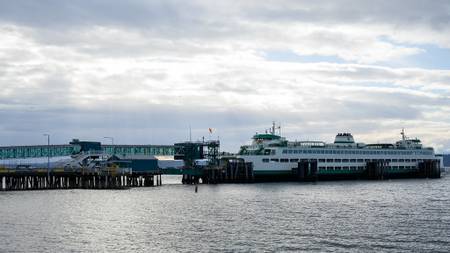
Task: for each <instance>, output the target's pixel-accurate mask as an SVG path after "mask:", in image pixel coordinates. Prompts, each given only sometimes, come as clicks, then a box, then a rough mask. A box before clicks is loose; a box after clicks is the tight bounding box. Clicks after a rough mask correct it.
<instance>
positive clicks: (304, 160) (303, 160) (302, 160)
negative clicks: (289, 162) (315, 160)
mask: <svg viewBox="0 0 450 253" xmlns="http://www.w3.org/2000/svg"><path fill="white" fill-rule="evenodd" d="M300 161H301V162H307V161H308V159H301V160H300Z"/></svg>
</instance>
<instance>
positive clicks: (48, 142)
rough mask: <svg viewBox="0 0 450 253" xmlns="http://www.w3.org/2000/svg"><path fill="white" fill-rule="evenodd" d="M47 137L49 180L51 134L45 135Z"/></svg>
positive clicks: (48, 176) (48, 171) (48, 172)
mask: <svg viewBox="0 0 450 253" xmlns="http://www.w3.org/2000/svg"><path fill="white" fill-rule="evenodd" d="M44 136H47V180H49V179H50V134H44Z"/></svg>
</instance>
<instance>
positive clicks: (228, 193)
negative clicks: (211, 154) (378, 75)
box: [0, 177, 450, 252]
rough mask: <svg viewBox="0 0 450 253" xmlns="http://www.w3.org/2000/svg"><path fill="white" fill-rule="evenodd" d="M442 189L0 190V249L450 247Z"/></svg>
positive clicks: (425, 185)
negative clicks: (196, 191)
mask: <svg viewBox="0 0 450 253" xmlns="http://www.w3.org/2000/svg"><path fill="white" fill-rule="evenodd" d="M173 180H174V178H169V179H167V178H163V183H168V182H170V181H172V182H173ZM175 181H178V179H175ZM449 193H450V177H447V178H443V179H439V180H426V179H423V180H391V181H377V182H372V181H346V182H319V183H317V184H308V183H304V184H300V183H272V184H249V185H200V186H199V191H198V193H195V192H194V187H193V186H185V185H163V186H162V187H155V188H141V189H131V190H116V191H111V190H98V191H92V190H58V191H29V192H0V251H1V252H42V251H45V252H80V251H82V252H111V251H120V252H127V251H139V252H148V251H150V250H153V251H164V252H171V251H192V252H197V251H202V252H208V251H228V252H230V251H255V252H262V251H299V250H308V251H318V252H323V251H345V252H348V251H365V252H366V251H374V252H379V251H394V252H399V251H411V250H413V251H419V252H423V251H442V252H449V251H450V197H449Z"/></svg>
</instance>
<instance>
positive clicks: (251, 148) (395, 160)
mask: <svg viewBox="0 0 450 253" xmlns="http://www.w3.org/2000/svg"><path fill="white" fill-rule="evenodd" d="M277 129H280V134H276V133H275V130H277ZM401 136H402V138H401V140H399V141H397V142H395V143H394V144H391V143H376V144H365V143H359V142H355V140H354V138H353V136H352V134H351V133H338V134H337V135H336V138H335V140H334V142H333V143H325V142H322V141H288V140H287V139H286V138H284V137H282V136H281V128H280V127H276V126H275V123H273V125H272V127H271V129H269V130H266V132H265V133H263V134H258V133H256V134H255V135H254V136H253V138H252V144H251V145H244V146H242V147H241V149H240V151H239V153H238V156H237V157H238V158H242V159H243V160H245V162H251V163H252V164H253V171H254V175H255V178H263V177H265V178H269V179H270V178H275V177H277V178H279V176H286V177H289V176H291V175H292V173H293V169H294V168H296V167H298V166H299V162H311V161H312V162H314V163H315V166H316V170H317V173H318V174H319V175H322V176H327V175H328V176H333V177H336V176H342V177H359V176H361V175H363V174H364V173H365V172H366V171H367V165H368V163H370V162H375V161H376V162H382V163H383V167H384V168H383V169H384V170H385V171H388V172H389V173H390V175H397V176H402V175H404V176H407V175H411V174H415V173H416V174H417V173H418V171H419V169H420V168H419V167H420V163H423V162H424V161H432V162H434V164H437V165H433V166H441V165H439V161H438V159H436V155H435V153H434V149H433V148H432V147H424V146H423V145H422V143H421V141H420V140H419V139H417V138H414V139H412V138H408V137H407V136H406V135H405V131H404V130H402V131H401ZM437 169H439V168H437Z"/></svg>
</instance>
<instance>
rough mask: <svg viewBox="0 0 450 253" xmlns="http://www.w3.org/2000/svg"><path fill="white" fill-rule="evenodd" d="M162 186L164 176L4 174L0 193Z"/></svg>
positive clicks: (54, 173) (0, 182) (71, 173)
mask: <svg viewBox="0 0 450 253" xmlns="http://www.w3.org/2000/svg"><path fill="white" fill-rule="evenodd" d="M160 185H162V180H161V174H160V173H139V174H137V173H136V174H133V173H129V174H114V173H109V174H104V173H94V172H92V173H91V172H50V173H48V174H47V172H44V171H42V172H24V171H1V172H0V190H2V191H19V190H50V189H127V188H130V187H152V186H160Z"/></svg>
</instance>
